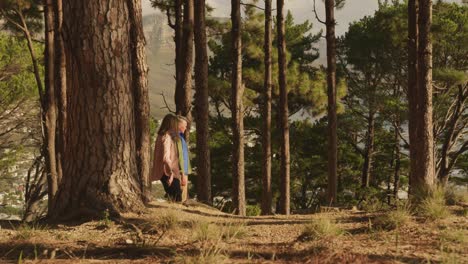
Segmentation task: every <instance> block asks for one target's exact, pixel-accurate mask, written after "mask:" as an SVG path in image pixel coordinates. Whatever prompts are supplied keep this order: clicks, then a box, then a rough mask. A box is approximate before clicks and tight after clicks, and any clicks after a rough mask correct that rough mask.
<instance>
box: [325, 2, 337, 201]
mask: <svg viewBox="0 0 468 264" xmlns="http://www.w3.org/2000/svg"><path fill="white" fill-rule="evenodd" d="M325 17H326V20H325V23H326V31H327V34H326V41H327V96H328V188H327V200H328V201H327V202H328V204H334V203H335V202H336V188H337V168H338V148H337V144H338V138H337V132H336V127H337V124H336V123H337V117H336V39H335V1H334V0H325Z"/></svg>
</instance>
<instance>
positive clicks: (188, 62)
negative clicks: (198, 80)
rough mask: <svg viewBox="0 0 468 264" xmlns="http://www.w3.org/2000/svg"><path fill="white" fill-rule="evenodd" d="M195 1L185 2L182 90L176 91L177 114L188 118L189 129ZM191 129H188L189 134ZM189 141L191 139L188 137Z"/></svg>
mask: <svg viewBox="0 0 468 264" xmlns="http://www.w3.org/2000/svg"><path fill="white" fill-rule="evenodd" d="M193 1H194V0H184V22H183V37H182V51H181V52H182V59H181V60H182V65H181V73H182V78H181V80H182V89H178V90H176V96H175V103H176V113H177V114H178V115H182V116H185V117H187V119H188V120H189V122H188V128H190V122H191V120H192V118H191V114H190V108H191V98H192V64H193V15H194V14H193ZM189 130H190V129H187V132H188V131H189ZM186 138H187V140H188V139H189V138H188V137H186Z"/></svg>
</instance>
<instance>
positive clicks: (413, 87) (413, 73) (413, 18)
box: [408, 0, 419, 191]
mask: <svg viewBox="0 0 468 264" xmlns="http://www.w3.org/2000/svg"><path fill="white" fill-rule="evenodd" d="M418 6H419V0H409V1H408V108H409V122H408V132H409V140H410V143H411V145H410V167H411V168H410V188H411V186H412V178H413V177H414V175H415V173H417V172H416V168H415V166H414V165H413V162H414V161H415V160H416V157H417V152H418V147H417V145H418V139H417V133H416V132H417V126H416V123H417V118H418V114H417V111H418V107H417V103H418V101H417V98H418V76H417V72H418V60H417V58H418V57H417V56H418V8H419V7H418ZM410 191H411V190H410Z"/></svg>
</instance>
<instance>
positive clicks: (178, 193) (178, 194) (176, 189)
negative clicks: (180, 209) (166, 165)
mask: <svg viewBox="0 0 468 264" xmlns="http://www.w3.org/2000/svg"><path fill="white" fill-rule="evenodd" d="M171 189H172V194H173V197H174V201H176V202H180V201H182V189H181V186H180V180H179V179H174V181H173V182H172V184H171Z"/></svg>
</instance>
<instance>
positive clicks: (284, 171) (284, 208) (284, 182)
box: [276, 0, 290, 215]
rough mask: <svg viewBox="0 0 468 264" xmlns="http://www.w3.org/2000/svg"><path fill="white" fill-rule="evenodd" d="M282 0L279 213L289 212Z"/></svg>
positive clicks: (280, 11) (280, 7)
mask: <svg viewBox="0 0 468 264" xmlns="http://www.w3.org/2000/svg"><path fill="white" fill-rule="evenodd" d="M283 9H284V0H278V2H277V15H276V18H277V30H278V33H277V35H278V71H279V76H278V80H279V92H280V130H281V143H280V144H281V166H280V175H281V176H280V177H281V186H280V208H279V213H282V214H285V215H289V213H290V188H289V185H290V183H289V182H290V155H289V124H288V117H289V114H288V88H287V86H286V85H287V84H286V41H285V25H284V11H283Z"/></svg>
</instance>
